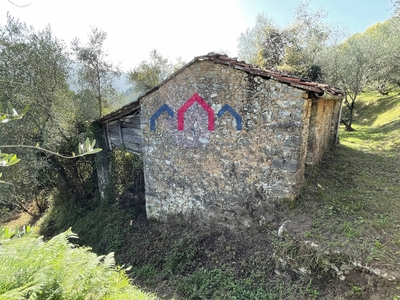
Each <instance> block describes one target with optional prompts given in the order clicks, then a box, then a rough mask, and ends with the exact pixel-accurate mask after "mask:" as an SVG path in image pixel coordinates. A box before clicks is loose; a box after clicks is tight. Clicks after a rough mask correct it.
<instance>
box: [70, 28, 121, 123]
mask: <svg viewBox="0 0 400 300" xmlns="http://www.w3.org/2000/svg"><path fill="white" fill-rule="evenodd" d="M106 38H107V33H105V32H104V31H102V30H101V29H99V28H97V27H92V28H91V32H90V34H89V42H88V43H87V44H86V45H82V43H81V42H80V41H79V39H77V38H75V39H74V40H73V41H72V50H73V52H74V55H75V59H76V62H77V63H78V64H79V70H78V73H77V83H78V86H79V87H80V90H81V93H84V94H85V95H87V94H91V96H90V98H93V99H96V102H97V112H98V115H97V116H102V115H103V114H104V112H105V111H106V109H107V108H108V107H109V105H110V103H111V102H112V101H113V99H114V98H117V96H118V95H117V91H116V90H115V88H114V86H113V81H114V79H116V78H118V77H119V76H120V75H121V73H120V71H119V70H118V68H117V67H116V66H115V65H114V64H113V63H112V62H111V61H109V60H108V59H107V56H108V55H107V53H106V51H105V50H104V42H105V39H106Z"/></svg>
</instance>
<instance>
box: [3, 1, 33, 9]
mask: <svg viewBox="0 0 400 300" xmlns="http://www.w3.org/2000/svg"><path fill="white" fill-rule="evenodd" d="M7 1H8V2H10V3H11V4H12V5H14V6H16V7H19V8H24V7H27V6H29V5H31V4H32V2H30V3H28V4H25V5H18V4H15V3H14V2H12V1H11V0H7Z"/></svg>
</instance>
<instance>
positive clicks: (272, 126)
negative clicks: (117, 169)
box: [141, 61, 311, 225]
mask: <svg viewBox="0 0 400 300" xmlns="http://www.w3.org/2000/svg"><path fill="white" fill-rule="evenodd" d="M196 93H197V94H198V95H199V96H200V97H201V98H202V99H204V100H205V102H206V103H208V105H210V106H211V107H212V109H213V110H214V118H215V130H209V128H208V126H209V125H210V123H209V122H208V121H209V118H210V116H209V114H207V112H206V111H205V110H204V109H203V108H202V107H201V106H200V105H199V104H198V103H194V105H193V106H191V107H190V108H189V109H188V110H187V111H186V113H185V116H184V117H185V118H184V130H178V121H177V113H178V110H179V109H180V108H181V107H182V105H184V104H185V102H186V101H187V100H188V99H190V98H191V97H192V96H193V95H194V94H196ZM164 104H167V105H168V107H169V108H170V109H171V110H172V112H173V113H174V116H173V117H171V116H170V115H169V114H168V113H167V112H163V113H161V114H160V115H159V116H158V118H157V119H156V121H155V123H154V114H155V112H157V110H159V109H160V108H161V107H162V106H163V105H164ZM225 104H228V105H229V106H230V107H231V108H232V109H233V110H234V111H235V112H237V113H238V114H239V116H240V117H241V118H242V129H241V130H238V128H237V127H238V124H237V120H236V119H235V118H234V117H233V116H232V115H231V114H230V113H229V112H225V113H224V114H223V115H222V116H221V117H218V112H219V111H220V109H221V108H222V107H224V105H225ZM310 112H311V100H309V99H307V94H306V93H305V92H303V91H301V90H299V89H296V88H292V87H290V86H288V85H285V84H283V83H279V82H277V81H274V80H266V79H264V78H262V77H259V76H254V75H249V74H247V73H245V72H243V71H239V70H236V69H234V68H230V67H227V66H224V65H219V64H214V63H212V62H209V61H202V62H197V63H194V64H192V65H190V66H189V67H188V68H186V69H184V70H183V71H182V72H180V73H179V74H177V75H176V76H175V78H173V79H172V80H170V81H167V82H166V83H164V84H163V85H161V86H160V88H159V89H158V90H156V91H154V92H153V93H150V94H148V95H147V96H145V97H144V98H143V99H142V111H141V114H142V116H141V122H142V130H143V159H144V172H145V183H146V209H147V215H148V217H150V218H151V217H154V218H163V217H165V216H167V215H168V214H179V213H182V214H191V213H194V214H196V215H199V216H200V217H202V218H214V219H218V220H220V221H222V222H230V221H232V222H233V223H236V224H238V223H240V224H245V225H248V224H250V223H251V222H252V221H260V222H261V221H263V220H268V218H269V217H270V216H269V214H270V211H271V210H272V209H273V206H274V204H275V203H276V201H279V200H283V199H293V198H294V197H295V196H296V195H297V192H298V190H299V187H300V185H301V183H302V181H303V173H304V165H305V161H306V154H307V139H308V135H309V133H308V125H309V120H310ZM169 113H171V112H169ZM152 117H153V119H152ZM151 120H153V123H154V124H153V126H154V128H153V129H154V130H151V127H150V121H151Z"/></svg>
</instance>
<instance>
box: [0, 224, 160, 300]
mask: <svg viewBox="0 0 400 300" xmlns="http://www.w3.org/2000/svg"><path fill="white" fill-rule="evenodd" d="M73 238H77V236H76V235H75V234H74V233H72V232H71V230H68V231H66V232H64V233H62V234H59V235H57V236H55V237H54V238H52V239H51V240H49V241H47V242H44V241H43V238H42V237H34V236H31V235H26V236H23V237H22V238H14V239H10V240H3V241H2V243H1V245H0V261H1V262H2V263H1V264H0V299H155V298H154V297H153V296H150V295H146V294H144V293H142V292H140V291H139V290H138V289H137V288H136V287H134V286H133V285H131V284H130V282H129V278H128V276H127V275H126V273H125V271H124V270H122V269H121V268H119V267H116V266H115V262H114V254H113V253H110V254H108V255H106V256H98V255H96V254H95V253H92V252H91V251H90V248H87V247H77V246H75V245H74V244H72V243H70V242H69V239H73Z"/></svg>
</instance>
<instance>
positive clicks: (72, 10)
mask: <svg viewBox="0 0 400 300" xmlns="http://www.w3.org/2000/svg"><path fill="white" fill-rule="evenodd" d="M11 1H12V2H13V3H15V4H17V5H19V6H23V5H27V4H29V5H28V6H25V7H17V6H15V5H13V4H12V3H10V2H9V1H7V0H0V24H1V25H4V24H6V16H7V13H9V14H10V15H11V16H12V17H14V18H17V19H19V20H21V21H23V22H25V23H26V24H27V25H31V26H33V27H34V28H35V29H38V30H39V29H43V28H44V27H45V26H47V25H49V24H50V26H51V29H52V32H53V34H54V35H55V36H56V37H58V38H59V39H61V40H63V41H64V42H65V44H66V45H67V46H69V45H70V43H71V40H72V39H73V38H75V37H77V38H79V39H80V40H81V41H82V43H85V42H87V36H88V34H89V32H90V28H91V26H97V27H98V28H100V29H102V30H103V31H105V32H106V33H107V39H106V42H105V49H106V51H107V53H108V58H109V60H111V61H112V62H114V63H115V64H117V65H119V66H120V68H121V69H122V70H123V71H129V70H131V69H133V68H134V67H135V66H136V65H137V64H138V63H139V62H140V61H142V60H145V59H148V57H149V53H150V51H151V50H152V49H157V50H158V51H159V52H160V53H161V54H162V55H163V56H166V57H168V58H170V59H171V60H174V59H176V58H177V57H181V58H182V59H183V60H184V61H186V62H188V61H190V60H191V59H193V57H195V56H199V55H204V54H207V53H209V52H219V51H227V52H228V54H229V55H230V56H232V57H236V56H237V44H238V38H239V36H240V34H241V33H242V32H244V31H245V30H246V29H247V28H251V27H253V26H254V24H255V20H256V16H257V14H259V13H265V14H267V15H268V16H269V17H270V18H271V19H273V20H274V21H275V23H276V24H277V25H279V26H282V27H284V26H285V25H287V24H288V23H290V22H291V21H292V20H293V18H294V12H295V9H296V7H297V6H298V5H299V3H300V2H301V0H201V1H198V0H112V1H110V0H108V1H106V0H104V1H99V0H97V1H96V0H11ZM310 8H312V9H317V8H324V10H325V11H326V12H327V13H328V17H327V21H328V22H330V23H337V24H341V25H342V26H345V27H347V28H348V30H349V33H356V32H362V31H364V30H365V29H366V28H368V27H369V26H371V25H373V24H375V23H377V22H382V21H384V20H386V19H388V18H389V17H390V16H391V14H392V11H391V4H390V0H310Z"/></svg>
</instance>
